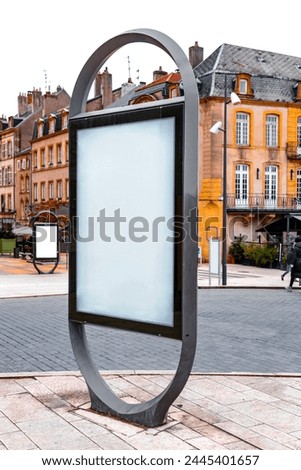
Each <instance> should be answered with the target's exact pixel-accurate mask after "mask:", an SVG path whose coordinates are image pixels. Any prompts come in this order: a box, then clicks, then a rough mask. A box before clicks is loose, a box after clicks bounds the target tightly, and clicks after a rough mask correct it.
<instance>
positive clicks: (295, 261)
mask: <svg viewBox="0 0 301 470" xmlns="http://www.w3.org/2000/svg"><path fill="white" fill-rule="evenodd" d="M290 267H291V278H290V283H289V285H288V287H287V288H286V289H287V290H288V292H292V290H293V284H294V282H295V280H296V279H301V237H297V238H296V239H295V243H294V246H293V249H292V251H291V257H290Z"/></svg>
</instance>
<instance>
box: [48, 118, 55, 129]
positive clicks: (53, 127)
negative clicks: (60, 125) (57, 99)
mask: <svg viewBox="0 0 301 470" xmlns="http://www.w3.org/2000/svg"><path fill="white" fill-rule="evenodd" d="M54 131H55V116H54V115H53V114H52V115H51V116H50V117H49V134H53V133H54Z"/></svg>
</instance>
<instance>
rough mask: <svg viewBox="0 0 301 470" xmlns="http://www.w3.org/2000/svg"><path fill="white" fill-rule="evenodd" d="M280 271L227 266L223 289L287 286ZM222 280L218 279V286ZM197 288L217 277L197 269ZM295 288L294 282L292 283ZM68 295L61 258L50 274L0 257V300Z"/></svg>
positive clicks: (210, 284)
mask: <svg viewBox="0 0 301 470" xmlns="http://www.w3.org/2000/svg"><path fill="white" fill-rule="evenodd" d="M282 273H283V271H281V270H279V269H265V268H256V267H255V266H243V265H241V264H228V265H227V287H231V288H233V287H238V288H239V287H248V288H255V287H256V288H280V289H283V288H284V287H285V286H287V285H288V284H289V278H290V275H289V274H287V275H286V277H285V280H284V281H282V280H281V274H282ZM221 284H222V281H221V276H220V287H221V288H223V286H221ZM198 287H199V288H202V287H206V288H208V287H219V283H218V276H217V275H215V274H212V275H211V279H209V265H208V264H202V265H201V266H200V267H199V268H198ZM295 287H297V283H295ZM67 293H68V269H67V263H66V258H65V255H62V256H61V260H60V263H59V265H58V267H57V268H56V270H55V272H54V273H53V274H38V273H37V271H36V270H35V268H34V266H33V264H32V263H30V262H27V261H25V260H22V259H21V258H13V257H11V256H0V298H8V297H35V296H37V295H55V294H67Z"/></svg>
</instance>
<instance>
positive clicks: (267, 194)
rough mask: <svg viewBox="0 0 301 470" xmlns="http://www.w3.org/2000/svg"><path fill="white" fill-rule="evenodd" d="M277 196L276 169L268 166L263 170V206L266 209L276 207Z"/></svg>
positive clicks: (273, 166)
mask: <svg viewBox="0 0 301 470" xmlns="http://www.w3.org/2000/svg"><path fill="white" fill-rule="evenodd" d="M277 194H278V168H277V166H275V165H270V166H267V167H266V168H265V180H264V199H265V205H266V206H268V207H271V206H272V207H275V206H277Z"/></svg>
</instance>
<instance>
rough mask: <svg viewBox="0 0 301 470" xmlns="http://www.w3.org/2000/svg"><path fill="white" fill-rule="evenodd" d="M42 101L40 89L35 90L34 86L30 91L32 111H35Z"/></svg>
mask: <svg viewBox="0 0 301 470" xmlns="http://www.w3.org/2000/svg"><path fill="white" fill-rule="evenodd" d="M41 103H42V92H41V89H39V90H36V89H35V88H34V89H33V91H32V112H34V111H36V109H38V108H39V107H40V106H41Z"/></svg>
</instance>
